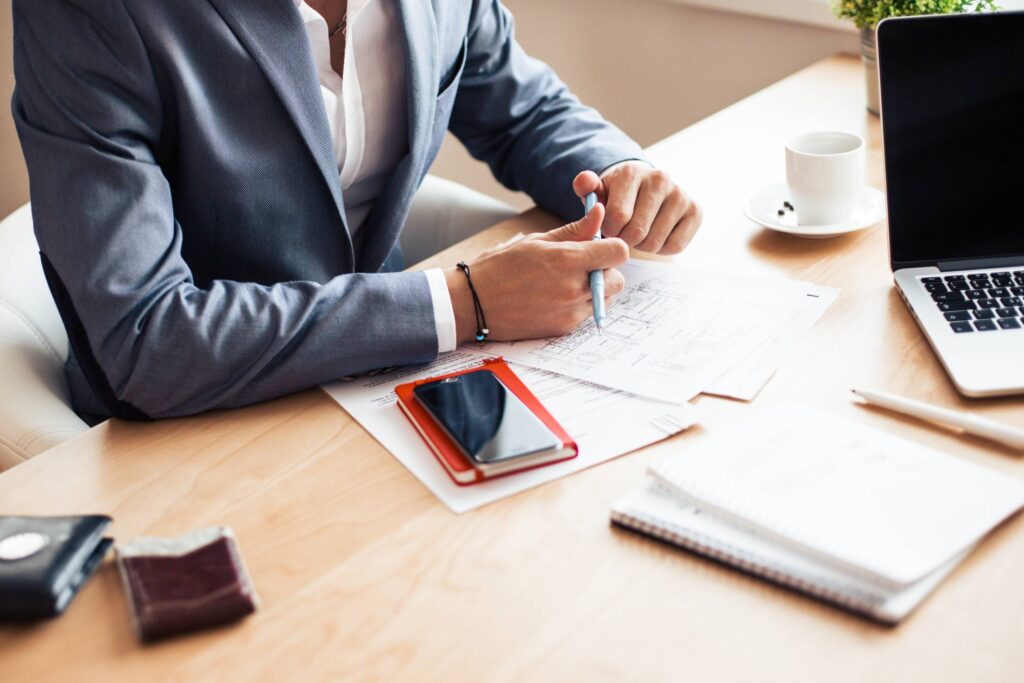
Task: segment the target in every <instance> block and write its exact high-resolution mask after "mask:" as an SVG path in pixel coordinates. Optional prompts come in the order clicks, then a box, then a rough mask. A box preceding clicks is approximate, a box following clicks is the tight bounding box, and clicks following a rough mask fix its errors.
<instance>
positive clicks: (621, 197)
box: [601, 166, 653, 237]
mask: <svg viewBox="0 0 1024 683" xmlns="http://www.w3.org/2000/svg"><path fill="white" fill-rule="evenodd" d="M642 182H643V173H641V172H640V171H639V170H638V169H636V168H634V167H632V166H623V167H621V168H617V169H615V172H614V177H612V176H609V182H608V183H606V187H607V192H608V201H607V205H608V206H607V210H606V217H605V220H604V224H603V225H602V226H601V231H602V232H603V233H604V234H605V236H607V237H619V236H620V233H621V232H622V229H623V228H625V227H626V224H628V223H629V221H630V220H631V219H632V218H633V210H634V207H636V200H637V194H638V193H639V192H640V185H641V183H642ZM651 217H652V218H653V216H651Z"/></svg>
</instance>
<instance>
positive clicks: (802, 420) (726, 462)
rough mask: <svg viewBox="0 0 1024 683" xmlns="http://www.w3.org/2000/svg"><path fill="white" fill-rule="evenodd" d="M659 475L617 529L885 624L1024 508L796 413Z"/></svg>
mask: <svg viewBox="0 0 1024 683" xmlns="http://www.w3.org/2000/svg"><path fill="white" fill-rule="evenodd" d="M650 475H651V478H650V481H649V482H648V483H647V484H646V486H644V487H643V488H642V489H641V490H639V491H637V492H635V493H633V494H631V495H629V496H627V497H625V498H623V499H622V500H620V501H618V502H617V503H615V504H614V506H613V507H612V520H613V521H615V522H617V523H619V524H621V525H624V526H628V527H631V528H634V529H636V530H639V531H642V532H645V533H648V534H651V535H654V536H657V537H659V538H662V539H665V540H668V541H670V542H672V543H675V544H677V545H680V546H682V547H685V548H688V549H691V550H693V551H695V552H698V553H700V554H703V555H708V556H710V557H713V558H715V559H717V560H720V561H722V562H725V563H727V564H732V565H734V566H737V567H740V568H742V569H745V570H747V571H750V572H752V573H755V574H759V575H762V576H764V577H766V578H768V579H771V580H773V581H776V582H778V583H782V584H785V585H788V586H791V587H793V588H796V589H798V590H801V591H804V592H807V593H810V594H813V595H816V596H818V597H821V598H823V599H826V600H829V601H831V602H835V603H837V604H840V605H843V606H845V607H848V608H850V609H853V610H856V611H858V612H862V613H864V614H867V615H869V616H872V617H874V618H876V619H879V620H882V621H886V622H896V621H899V620H900V619H902V618H903V617H904V616H906V614H908V613H909V612H910V611H911V610H912V609H913V608H914V607H915V606H916V605H917V604H918V603H920V601H921V600H923V599H924V598H925V597H926V596H927V595H928V593H930V592H931V590H932V589H933V588H934V587H935V586H936V585H938V583H939V582H940V581H941V580H942V579H943V578H944V577H945V576H946V575H947V574H948V573H949V572H950V571H951V570H952V569H953V568H954V567H955V566H956V565H957V564H958V563H959V562H960V561H961V560H962V559H963V558H964V557H965V556H966V555H967V554H968V553H969V552H970V550H971V549H972V548H973V547H974V546H975V545H976V544H977V543H978V542H979V541H980V539H981V538H982V537H983V536H984V535H985V534H987V533H988V532H989V531H990V530H991V529H992V527H994V526H995V525H996V524H998V523H999V522H1001V521H1002V520H1003V519H1005V518H1006V517H1007V516H1008V515H1010V514H1012V513H1013V512H1015V511H1016V510H1018V509H1019V508H1020V507H1021V505H1022V504H1024V485H1022V484H1021V482H1019V481H1017V480H1015V479H1011V478H1009V477H1005V476H1003V475H1000V474H997V473H994V472H990V471H988V470H985V469H983V468H980V467H977V466H975V465H971V464H969V463H967V462H964V461H961V460H957V459H955V458H952V457H949V456H947V455H944V454H942V453H940V452H937V451H934V450H932V449H929V448H926V447H923V446H920V445H917V444H915V443H913V442H910V441H907V440H904V439H901V438H897V437H894V436H891V435H888V434H886V433H884V432H879V431H876V430H873V429H869V428H866V427H863V426H861V425H859V424H857V423H854V422H850V421H847V420H843V419H840V418H837V417H834V416H831V415H828V414H825V413H821V412H818V411H815V410H813V409H811V408H808V407H804V406H799V405H796V404H788V405H784V406H780V407H777V408H773V409H770V410H767V411H765V412H763V413H761V414H760V415H759V416H757V417H755V418H754V419H753V420H751V421H749V422H748V423H747V424H744V425H739V426H738V427H737V428H736V429H734V430H730V431H729V432H725V433H722V434H719V435H716V436H715V437H714V438H712V439H710V440H709V441H707V442H705V443H704V444H701V445H700V446H699V447H697V448H693V449H688V452H687V453H686V455H685V456H682V455H679V456H671V457H669V458H667V459H665V460H663V461H661V462H658V463H656V464H654V465H653V466H652V467H651V470H650ZM951 501H956V504H955V505H954V504H951Z"/></svg>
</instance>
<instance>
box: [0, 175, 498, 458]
mask: <svg viewBox="0 0 1024 683" xmlns="http://www.w3.org/2000/svg"><path fill="white" fill-rule="evenodd" d="M513 215H515V210H514V209H513V208H512V207H510V206H508V205H507V204H504V203H502V202H499V201H497V200H495V199H492V198H490V197H487V196H485V195H482V194H480V193H479V192H475V191H473V190H470V189H469V188H466V187H464V186H462V185H459V184H458V183H453V182H451V181H450V180H443V179H441V178H436V177H434V176H427V178H426V179H425V180H424V182H423V186H422V187H421V188H420V191H419V193H417V195H416V198H415V199H414V200H413V206H412V211H411V213H410V217H409V221H408V225H409V229H408V230H406V231H405V233H404V234H403V235H402V247H403V250H404V252H405V261H406V263H407V264H410V265H411V264H413V263H417V262H418V261H421V260H423V259H424V258H426V257H427V256H430V255H431V254H433V253H436V252H437V251H439V250H441V249H443V248H445V247H447V246H450V245H451V244H454V243H455V242H458V241H459V240H462V239H464V238H465V237H468V236H469V235H472V234H474V233H476V232H478V231H480V230H482V229H483V228H486V227H487V226H489V225H493V224H494V223H497V222H499V221H501V220H504V219H505V218H509V217H510V216H513ZM67 353H68V337H67V333H66V332H65V331H64V325H63V324H62V323H61V319H60V315H59V314H58V313H57V307H56V305H54V303H53V299H52V298H51V296H50V290H49V288H48V287H47V285H46V279H45V277H44V276H43V269H42V266H41V265H40V262H39V248H38V246H37V244H36V238H35V235H34V234H33V232H32V215H31V213H30V211H29V206H28V205H27V204H26V205H25V206H23V207H21V208H20V209H18V210H17V211H15V212H14V213H12V214H11V215H10V216H8V217H7V218H6V219H4V220H3V221H0V470H4V469H6V468H9V467H13V466H14V465H17V464H19V463H21V462H24V461H25V460H27V459H28V458H31V457H32V456H34V455H37V454H39V453H41V452H43V451H45V450H46V449H47V448H50V447H51V446H54V445H56V444H58V443H60V442H61V441H64V440H65V439H68V438H70V437H72V436H74V435H75V434H78V433H80V432H83V431H85V430H86V429H87V426H86V424H85V423H84V422H82V420H80V419H79V418H78V416H77V415H76V414H75V413H74V411H72V410H71V408H70V407H69V404H68V390H67V383H66V382H65V379H64V360H65V358H67Z"/></svg>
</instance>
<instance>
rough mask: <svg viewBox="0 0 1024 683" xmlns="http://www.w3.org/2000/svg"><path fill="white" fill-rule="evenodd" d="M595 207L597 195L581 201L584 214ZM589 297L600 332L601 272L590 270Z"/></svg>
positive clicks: (601, 303)
mask: <svg viewBox="0 0 1024 683" xmlns="http://www.w3.org/2000/svg"><path fill="white" fill-rule="evenodd" d="M596 205H597V195H596V194H594V193H593V192H591V193H590V194H588V195H587V196H586V198H585V199H584V200H583V207H584V211H585V213H590V210H591V209H593V208H594V207H595V206H596ZM594 239H595V240H599V239H601V231H600V230H598V231H597V234H596V235H594ZM590 295H591V296H592V297H594V324H596V325H597V331H598V332H600V331H601V330H603V329H604V271H603V270H592V271H590Z"/></svg>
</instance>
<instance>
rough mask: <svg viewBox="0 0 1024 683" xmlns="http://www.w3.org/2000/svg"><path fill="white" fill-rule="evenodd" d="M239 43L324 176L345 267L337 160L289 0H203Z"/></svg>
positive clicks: (298, 20)
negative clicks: (339, 226)
mask: <svg viewBox="0 0 1024 683" xmlns="http://www.w3.org/2000/svg"><path fill="white" fill-rule="evenodd" d="M209 2H210V3H211V4H212V5H213V6H214V7H215V8H216V10H217V12H218V13H219V14H220V15H221V17H222V18H223V19H224V21H225V22H226V23H227V24H228V26H229V27H230V28H231V30H232V32H233V33H234V34H235V36H236V37H237V38H238V40H239V42H241V43H242V45H243V46H244V47H245V48H246V50H248V52H249V54H250V55H252V58H253V59H254V60H255V61H256V63H257V64H258V65H259V66H260V68H261V69H263V71H264V73H266V75H267V79H268V80H269V81H270V84H271V86H272V87H273V89H274V91H275V92H276V93H277V96H278V97H279V98H280V99H281V102H282V103H283V104H284V106H285V109H287V110H288V114H289V115H290V116H291V118H292V121H293V122H294V123H295V126H296V127H297V128H298V130H299V133H301V135H302V139H303V140H305V142H306V147H307V148H308V149H309V152H310V153H311V154H312V155H313V160H314V161H315V162H316V165H317V167H318V168H319V169H320V172H321V174H322V175H323V177H324V182H325V183H326V184H327V188H328V190H329V191H330V193H331V197H332V198H333V199H334V203H335V206H336V207H337V209H338V217H339V218H340V219H341V223H342V226H344V229H345V233H346V235H347V236H348V246H349V261H350V268H352V269H354V268H355V252H354V249H353V248H352V238H351V234H350V233H349V231H348V221H347V219H346V216H345V206H344V202H343V201H342V196H341V186H340V182H339V180H338V160H337V158H336V157H335V155H334V149H333V145H332V143H331V129H330V125H329V124H328V122H327V112H326V111H325V108H324V101H323V97H322V96H321V94H320V81H319V79H318V77H317V74H316V67H315V65H314V64H313V57H312V54H311V53H310V50H309V41H308V40H307V38H306V29H305V26H303V24H302V19H301V17H300V16H299V12H298V10H297V9H296V7H295V3H294V2H293V0H244V1H241V2H240V1H239V0H209Z"/></svg>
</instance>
